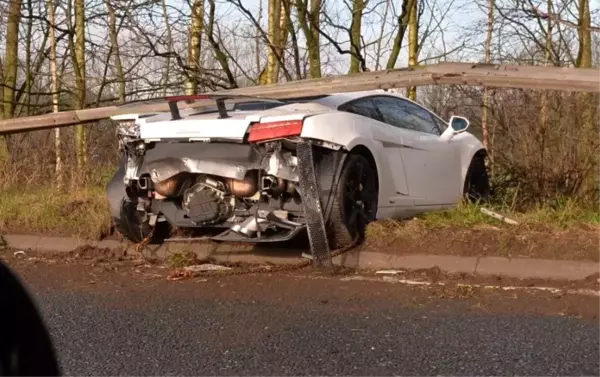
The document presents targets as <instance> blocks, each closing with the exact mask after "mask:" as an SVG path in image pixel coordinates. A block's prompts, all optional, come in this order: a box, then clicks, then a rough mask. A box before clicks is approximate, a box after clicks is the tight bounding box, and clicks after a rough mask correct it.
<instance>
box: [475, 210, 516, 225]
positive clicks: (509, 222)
mask: <svg viewBox="0 0 600 377" xmlns="http://www.w3.org/2000/svg"><path fill="white" fill-rule="evenodd" d="M481 212H482V213H484V214H486V215H488V216H490V217H493V218H495V219H498V220H500V221H504V222H505V223H507V224H510V225H519V223H518V222H516V221H515V220H513V219H509V218H508V217H506V216H503V215H501V214H499V213H497V212H493V211H490V210H489V209H487V208H481Z"/></svg>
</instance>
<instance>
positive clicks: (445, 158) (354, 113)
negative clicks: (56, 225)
mask: <svg viewBox="0 0 600 377" xmlns="http://www.w3.org/2000/svg"><path fill="white" fill-rule="evenodd" d="M166 100H167V101H168V102H169V106H170V109H171V111H170V112H168V113H158V114H141V115H140V114H133V115H124V116H118V117H113V118H112V119H113V120H114V121H116V122H117V123H118V124H117V130H118V132H117V134H118V137H119V141H120V142H119V145H120V147H121V149H122V151H123V159H122V163H121V165H120V167H119V169H118V171H117V173H116V174H115V176H114V178H113V180H112V181H111V182H110V184H109V186H108V196H109V201H110V204H111V211H112V215H113V217H114V220H115V224H116V227H117V229H118V230H119V231H120V233H122V234H123V235H124V236H125V237H127V238H128V239H129V240H131V241H133V242H140V241H141V240H143V239H145V238H150V235H152V237H151V238H152V241H153V242H162V241H164V239H165V238H166V237H168V235H169V234H170V230H171V229H173V228H217V229H221V230H220V231H219V233H218V234H217V235H215V236H213V237H212V238H213V239H214V240H221V241H244V242H273V241H284V240H288V239H291V238H292V237H294V236H296V235H297V234H298V233H299V232H301V231H302V230H303V229H304V228H306V226H307V225H306V224H307V218H309V217H310V216H309V215H310V214H307V213H306V208H307V207H306V206H305V205H303V201H305V200H307V199H306V198H307V197H306V195H308V194H307V193H308V192H311V190H313V189H314V187H312V185H314V184H315V183H316V187H318V190H319V191H316V190H313V191H312V192H318V194H317V196H319V198H318V202H319V203H320V204H321V207H322V212H323V217H324V223H325V228H326V231H327V235H328V238H329V240H330V245H332V246H333V247H339V246H342V245H344V244H346V243H348V242H349V240H350V239H353V238H354V237H357V236H360V235H361V234H362V232H363V231H364V229H365V227H366V225H367V224H368V223H369V222H370V221H373V220H374V219H383V218H393V219H401V218H406V217H411V216H414V215H416V214H419V213H423V212H427V211H434V210H440V209H444V208H448V207H451V206H454V205H456V204H457V203H458V202H459V201H460V200H462V199H463V198H464V197H465V196H468V197H470V198H475V199H479V198H483V197H485V196H487V195H488V193H489V189H490V188H489V182H488V176H487V173H486V168H485V164H484V160H485V157H486V150H485V148H484V146H483V144H482V143H481V142H480V141H479V140H478V139H477V138H476V137H475V136H473V135H472V134H470V133H468V132H466V130H467V128H468V127H469V121H468V120H467V119H465V118H462V117H458V116H453V117H451V118H450V120H449V121H448V122H446V121H444V120H442V119H441V118H440V117H438V116H437V115H436V114H434V113H432V112H431V111H429V110H427V109H426V108H424V107H423V106H421V105H419V104H417V103H415V102H413V101H410V100H408V99H407V98H404V97H402V96H400V95H397V94H392V93H389V92H385V91H369V92H352V93H341V94H332V95H326V96H319V97H311V98H308V97H300V98H295V99H291V100H282V101H279V100H268V99H258V98H252V97H242V96H215V95H199V96H186V97H170V98H167V99H166ZM181 103H185V104H186V105H185V106H180V105H179V104H181ZM182 107H185V108H182ZM300 145H303V149H302V150H303V151H306V150H307V149H306V146H308V147H309V148H310V150H309V151H310V152H311V153H309V155H308V156H309V157H310V161H308V160H307V159H306V156H299V151H300V148H299V146H300ZM305 154H306V153H305ZM302 164H311V166H309V169H302V167H303V166H302ZM313 171H314V173H313ZM311 175H312V176H311ZM303 186H307V187H303ZM308 186H311V187H308ZM311 200H312V199H311ZM311 208H314V207H311Z"/></svg>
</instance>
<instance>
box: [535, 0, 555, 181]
mask: <svg viewBox="0 0 600 377" xmlns="http://www.w3.org/2000/svg"><path fill="white" fill-rule="evenodd" d="M547 5H548V14H553V9H552V8H553V5H552V0H548V2H547ZM546 25H547V27H546V46H545V48H544V65H551V61H552V17H548V18H547V19H546ZM548 110H549V109H548V91H544V92H542V97H541V104H540V129H539V132H538V135H537V137H538V139H539V146H540V156H539V163H538V166H539V168H538V171H537V173H538V189H539V190H540V192H545V191H546V188H545V182H546V180H545V179H544V175H545V170H546V169H545V167H546V163H547V162H546V130H547V127H548Z"/></svg>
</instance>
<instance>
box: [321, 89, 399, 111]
mask: <svg viewBox="0 0 600 377" xmlns="http://www.w3.org/2000/svg"><path fill="white" fill-rule="evenodd" d="M375 95H389V96H394V97H401V98H404V96H403V95H401V94H399V93H394V92H390V91H387V90H384V89H376V90H364V91H358V92H343V93H333V94H330V95H328V96H323V97H321V98H319V99H316V100H313V101H311V102H316V103H318V104H321V105H324V106H327V107H330V108H333V109H337V108H338V107H340V106H341V105H343V104H345V103H347V102H350V101H353V100H355V99H359V98H364V97H370V96H375Z"/></svg>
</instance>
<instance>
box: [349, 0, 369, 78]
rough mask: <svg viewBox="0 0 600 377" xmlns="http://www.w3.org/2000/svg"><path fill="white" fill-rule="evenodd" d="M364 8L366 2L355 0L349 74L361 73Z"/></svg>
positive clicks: (351, 29)
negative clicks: (360, 58) (359, 57)
mask: <svg viewBox="0 0 600 377" xmlns="http://www.w3.org/2000/svg"><path fill="white" fill-rule="evenodd" d="M364 8H365V1H364V0H354V3H353V6H352V23H351V25H352V26H351V27H350V52H351V55H350V71H349V72H348V73H358V72H360V60H359V59H358V58H357V56H360V54H361V51H360V50H361V47H360V38H361V26H362V25H361V24H362V16H363V10H364Z"/></svg>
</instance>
